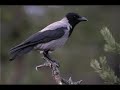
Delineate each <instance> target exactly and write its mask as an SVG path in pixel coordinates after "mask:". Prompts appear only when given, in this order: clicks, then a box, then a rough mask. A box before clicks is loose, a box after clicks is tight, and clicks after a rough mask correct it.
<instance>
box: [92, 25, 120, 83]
mask: <svg viewBox="0 0 120 90" xmlns="http://www.w3.org/2000/svg"><path fill="white" fill-rule="evenodd" d="M100 32H101V34H102V36H103V37H104V40H105V41H106V44H105V46H104V51H106V52H113V53H116V54H120V44H118V43H117V42H116V41H115V39H114V38H113V36H112V34H111V33H110V31H109V29H108V28H107V27H105V28H103V29H102V30H101V31H100ZM90 66H91V67H92V68H93V69H95V72H97V73H98V74H99V76H100V77H101V78H102V79H103V80H104V81H105V83H108V84H120V79H119V78H118V77H117V76H116V75H115V73H114V71H113V70H112V69H111V68H110V66H109V65H108V64H107V60H106V57H105V56H104V57H100V58H99V60H96V59H93V60H92V61H91V63H90Z"/></svg>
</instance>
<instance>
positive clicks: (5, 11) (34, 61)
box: [0, 5, 120, 84]
mask: <svg viewBox="0 0 120 90" xmlns="http://www.w3.org/2000/svg"><path fill="white" fill-rule="evenodd" d="M68 12H76V13H78V14H79V15H81V16H85V17H86V18H87V19H88V22H82V23H79V24H78V25H77V26H76V27H75V29H74V31H73V33H72V35H71V37H70V39H69V40H68V42H67V43H66V44H65V46H64V47H63V48H60V49H57V50H56V51H55V52H53V53H52V56H53V57H54V58H56V59H57V60H58V62H59V63H60V65H61V67H60V71H61V76H62V77H64V78H65V79H68V78H69V77H72V80H73V81H77V80H83V82H82V84H104V83H103V81H102V79H101V78H100V77H99V75H98V74H97V73H96V72H94V70H93V68H91V67H90V61H91V60H92V59H95V58H96V59H98V57H99V56H104V55H106V56H107V60H108V63H109V65H110V66H111V68H112V69H113V70H115V73H116V74H117V75H118V77H120V75H119V72H120V71H119V70H118V64H120V56H118V55H115V54H113V53H105V52H104V49H103V47H104V44H105V41H104V39H103V37H102V35H101V34H100V29H102V28H103V27H104V26H107V27H108V28H109V29H110V31H111V33H112V34H113V36H114V38H115V40H116V41H117V42H118V43H120V6H115V5H114V6H113V5H108V6H103V5H77V6H75V5H69V6H52V5H50V6H47V5H46V6H42V5H37V6H33V5H27V6H22V5H21V6H17V5H14V6H7V5H6V6H0V35H1V44H0V47H1V48H0V55H1V58H0V71H1V74H0V76H1V80H0V83H1V84H56V82H55V81H54V80H53V78H52V75H51V70H50V69H40V71H38V72H37V71H36V70H35V67H36V66H37V65H39V64H42V63H43V62H44V60H42V58H41V57H42V55H40V54H39V52H36V51H32V52H30V53H28V54H26V55H25V56H24V57H21V58H19V59H18V60H14V61H12V62H10V61H9V56H8V51H9V49H10V48H11V47H13V46H15V45H17V44H19V43H21V42H22V41H24V40H25V39H26V38H28V37H29V36H30V35H32V34H33V33H35V32H37V31H39V30H41V29H43V28H44V27H46V26H47V25H48V24H50V23H53V22H55V21H57V20H60V19H62V18H63V17H64V16H65V14H66V13H68ZM118 60H119V61H118Z"/></svg>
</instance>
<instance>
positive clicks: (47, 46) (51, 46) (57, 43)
mask: <svg viewBox="0 0 120 90" xmlns="http://www.w3.org/2000/svg"><path fill="white" fill-rule="evenodd" d="M61 25H62V26H61ZM56 27H61V28H60V29H59V30H63V31H64V34H63V35H62V36H61V38H59V39H56V40H52V41H50V42H47V43H41V44H38V45H37V46H35V47H34V48H35V49H40V50H49V51H54V50H55V49H56V48H60V47H62V46H63V45H64V44H65V42H66V41H67V40H68V37H69V30H70V28H72V26H71V25H70V24H68V20H67V19H66V18H63V19H62V20H60V21H57V22H55V23H53V24H50V25H49V26H47V27H45V28H44V29H43V30H41V31H39V32H44V31H47V30H49V28H51V30H55V29H57V28H56Z"/></svg>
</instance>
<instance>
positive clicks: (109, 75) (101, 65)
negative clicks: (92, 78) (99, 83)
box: [90, 56, 120, 84]
mask: <svg viewBox="0 0 120 90" xmlns="http://www.w3.org/2000/svg"><path fill="white" fill-rule="evenodd" d="M90 66H91V67H92V68H93V69H95V72H97V73H98V74H99V75H100V77H101V78H102V79H103V80H104V81H105V83H107V84H120V79H119V78H118V77H117V76H116V75H115V73H114V71H113V70H112V69H111V68H110V67H109V66H108V64H107V60H106V57H105V56H104V57H100V58H99V60H96V59H95V60H94V59H93V60H92V61H91V63H90Z"/></svg>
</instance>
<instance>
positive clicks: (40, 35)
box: [10, 27, 67, 51]
mask: <svg viewBox="0 0 120 90" xmlns="http://www.w3.org/2000/svg"><path fill="white" fill-rule="evenodd" d="M65 29H67V28H66V27H61V28H57V29H55V30H46V31H43V32H37V33H35V34H33V35H32V36H30V37H29V38H28V39H26V40H25V41H24V42H22V43H21V44H19V45H17V46H15V47H13V48H12V49H10V51H11V50H14V49H16V48H19V47H22V48H25V47H27V46H34V45H37V44H39V43H47V42H50V41H52V40H56V39H59V38H61V37H62V36H63V35H64V33H65V32H64V30H65Z"/></svg>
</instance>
